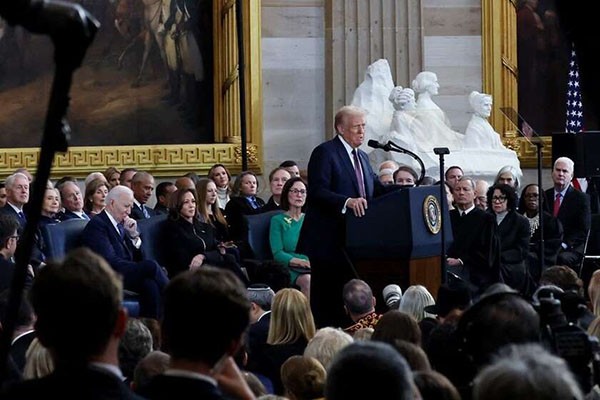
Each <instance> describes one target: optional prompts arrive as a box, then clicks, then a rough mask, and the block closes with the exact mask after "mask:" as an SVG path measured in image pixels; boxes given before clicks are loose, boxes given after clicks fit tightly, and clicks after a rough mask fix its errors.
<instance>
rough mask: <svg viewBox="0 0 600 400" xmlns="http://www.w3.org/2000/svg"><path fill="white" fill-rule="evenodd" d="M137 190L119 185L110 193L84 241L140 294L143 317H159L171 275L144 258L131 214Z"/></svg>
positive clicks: (125, 283)
mask: <svg viewBox="0 0 600 400" xmlns="http://www.w3.org/2000/svg"><path fill="white" fill-rule="evenodd" d="M132 206H133V191H132V190H131V189H129V188H128V187H125V186H115V187H114V188H112V189H111V190H110V192H108V195H107V196H106V208H105V209H104V211H102V212H101V213H100V214H98V215H97V216H96V217H94V218H92V219H91V220H90V222H89V223H88V224H87V225H86V227H85V229H84V231H83V234H82V244H83V245H84V246H87V247H89V248H90V249H92V250H93V251H94V252H96V253H98V254H100V255H101V256H102V257H104V258H105V259H106V261H108V263H109V264H110V266H111V267H112V268H113V269H114V270H115V271H117V272H118V273H120V274H121V275H122V276H123V286H124V288H125V289H127V290H131V291H134V292H137V293H139V295H140V316H141V317H149V318H158V316H159V314H160V313H159V311H160V308H161V293H162V290H163V288H164V287H165V285H166V284H167V281H168V278H167V275H166V274H165V272H164V271H163V269H162V268H161V267H160V266H159V265H158V264H157V263H156V261H154V260H143V259H142V254H141V251H140V246H141V244H142V239H141V238H140V234H139V232H138V230H137V222H136V221H135V220H134V219H133V218H130V217H129V214H130V213H131V207H132Z"/></svg>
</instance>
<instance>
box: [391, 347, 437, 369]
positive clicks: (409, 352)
mask: <svg viewBox="0 0 600 400" xmlns="http://www.w3.org/2000/svg"><path fill="white" fill-rule="evenodd" d="M391 345H392V346H393V347H394V348H395V349H396V351H397V352H398V353H400V355H401V356H402V357H404V359H405V360H406V362H407V363H408V365H409V366H410V369H411V370H412V371H430V370H431V364H430V363H429V358H427V354H425V350H423V349H422V348H421V346H417V345H416V344H414V343H410V342H407V341H406V340H402V339H396V340H394V342H393V343H391Z"/></svg>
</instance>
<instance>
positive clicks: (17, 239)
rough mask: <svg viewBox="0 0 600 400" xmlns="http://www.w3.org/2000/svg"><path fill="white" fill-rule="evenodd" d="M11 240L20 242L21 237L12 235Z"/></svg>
mask: <svg viewBox="0 0 600 400" xmlns="http://www.w3.org/2000/svg"><path fill="white" fill-rule="evenodd" d="M8 238H9V239H15V240H16V241H17V242H18V241H19V238H20V236H19V235H12V236H9V237H8Z"/></svg>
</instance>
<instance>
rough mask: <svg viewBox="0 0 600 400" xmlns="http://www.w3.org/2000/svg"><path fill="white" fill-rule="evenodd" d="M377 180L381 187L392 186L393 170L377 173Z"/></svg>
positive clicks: (382, 170)
mask: <svg viewBox="0 0 600 400" xmlns="http://www.w3.org/2000/svg"><path fill="white" fill-rule="evenodd" d="M377 178H378V179H379V182H381V184H382V185H393V184H394V170H392V169H389V168H384V169H381V170H379V172H377Z"/></svg>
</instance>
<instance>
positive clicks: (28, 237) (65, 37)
mask: <svg viewBox="0 0 600 400" xmlns="http://www.w3.org/2000/svg"><path fill="white" fill-rule="evenodd" d="M7 3H8V2H7ZM13 4H14V5H15V7H18V11H19V12H20V13H21V14H19V16H20V17H22V19H21V20H19V19H16V20H13V21H12V22H15V23H19V24H21V25H23V26H24V27H26V28H27V29H29V30H30V31H32V32H36V33H46V34H49V35H50V36H51V38H52V40H53V43H54V61H55V63H56V69H55V71H54V79H53V82H52V89H51V93H50V100H49V104H48V110H47V113H46V120H45V123H44V135H43V137H42V145H41V150H40V159H39V163H38V168H37V172H36V174H35V180H34V182H33V190H32V193H31V194H32V197H31V201H30V205H31V208H30V210H31V213H30V214H29V215H28V218H27V225H26V226H25V230H24V232H23V235H22V237H23V239H22V240H21V241H20V243H19V246H18V248H17V252H16V254H15V259H16V268H15V273H14V277H13V280H12V282H11V287H10V295H9V298H8V305H7V313H6V319H5V324H4V327H3V328H4V329H3V332H2V334H1V335H0V386H1V384H2V383H3V382H4V380H5V379H7V377H8V373H7V370H8V353H9V350H10V345H11V341H12V336H13V332H14V330H15V327H16V321H17V315H18V310H19V308H20V304H21V300H22V297H23V293H24V288H25V280H26V278H27V266H28V264H29V259H30V257H31V252H32V249H33V246H34V243H35V236H36V233H37V228H38V223H39V221H40V216H41V208H42V203H43V199H44V193H45V190H46V184H47V182H48V179H49V178H50V170H51V169H52V161H53V160H54V155H55V153H56V152H58V151H61V152H65V151H66V150H67V148H68V141H69V138H70V127H69V124H68V122H67V120H66V114H67V109H68V107H69V100H70V98H69V91H70V88H71V83H72V79H73V74H74V72H75V70H76V69H77V68H79V67H80V66H81V63H82V62H83V58H84V56H85V53H86V51H87V49H88V47H89V45H90V44H91V43H92V41H93V40H94V37H95V35H96V32H97V31H98V28H99V27H100V23H99V22H98V21H97V20H96V19H95V18H93V17H92V16H91V15H90V14H88V13H87V11H85V10H84V9H83V8H82V7H81V6H79V5H77V4H73V3H64V2H51V1H45V2H43V3H41V2H38V3H35V4H34V3H31V4H32V9H31V10H28V11H29V12H28V13H23V11H24V10H25V8H24V7H25V6H24V4H25V2H18V1H15V2H14V3H13ZM9 11H13V10H8V11H7V10H6V9H2V8H0V12H2V15H10V16H11V17H16V16H17V13H13V14H11V13H10V12H9Z"/></svg>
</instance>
